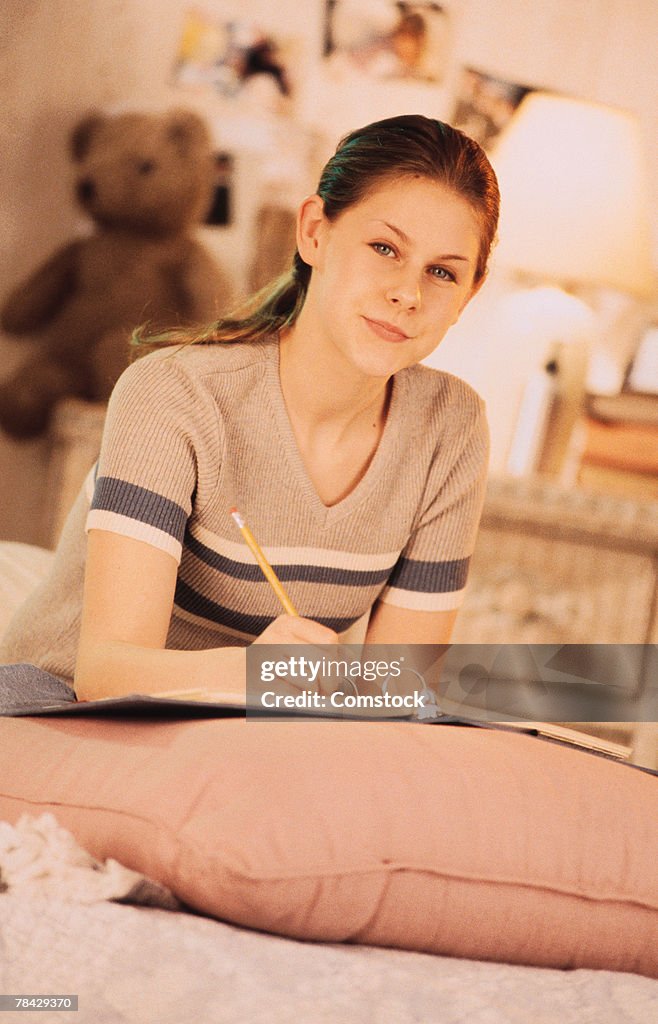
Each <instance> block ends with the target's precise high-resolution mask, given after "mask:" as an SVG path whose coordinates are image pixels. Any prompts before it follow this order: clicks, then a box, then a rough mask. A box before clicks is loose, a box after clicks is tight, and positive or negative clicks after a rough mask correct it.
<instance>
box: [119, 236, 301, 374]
mask: <svg viewBox="0 0 658 1024" xmlns="http://www.w3.org/2000/svg"><path fill="white" fill-rule="evenodd" d="M310 280H311V268H310V267H309V265H308V264H307V263H304V260H303V259H302V258H301V256H300V255H299V253H298V252H297V251H295V255H294V256H293V261H292V267H291V269H290V270H289V271H287V272H286V273H285V274H281V276H280V277H277V278H275V280H274V281H271V282H270V283H269V284H267V285H265V287H264V288H261V289H260V291H258V292H256V293H255V294H254V295H251V296H249V298H247V299H246V300H245V301H244V302H242V303H240V304H239V305H238V306H237V307H236V308H235V309H233V310H231V312H230V313H228V314H227V315H226V316H224V317H220V319H219V320H216V321H215V322H214V323H212V324H209V325H208V326H207V327H201V328H198V329H197V330H195V329H194V328H193V327H178V328H173V329H172V330H168V331H163V332H162V333H159V334H146V333H145V328H144V327H138V328H137V329H136V330H135V331H133V334H132V337H131V339H130V344H131V346H132V347H133V348H136V349H137V348H138V349H139V350H140V351H139V353H137V354H139V355H141V354H142V353H143V352H144V350H145V349H151V348H160V347H161V346H163V345H193V344H198V345H203V344H209V345H210V344H213V343H216V342H222V341H235V342H237V341H247V342H249V341H260V340H262V339H263V338H265V337H267V336H268V335H270V334H275V333H276V332H277V331H280V330H283V329H284V328H285V327H290V326H291V325H292V324H294V322H295V320H296V319H297V317H298V316H299V314H300V312H301V309H302V306H303V305H304V302H305V300H306V292H307V291H308V285H309V281H310Z"/></svg>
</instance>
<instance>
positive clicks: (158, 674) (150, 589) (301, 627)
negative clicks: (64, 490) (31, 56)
mask: <svg viewBox="0 0 658 1024" xmlns="http://www.w3.org/2000/svg"><path fill="white" fill-rule="evenodd" d="M177 569H178V567H177V563H176V560H175V559H174V558H173V557H172V556H171V555H169V554H167V553H166V552H165V551H161V550H160V549H158V548H156V547H152V546H151V545H150V544H145V543H144V542H142V541H139V540H134V539H132V538H130V537H124V536H122V535H120V534H115V533H110V532H109V531H105V530H96V529H92V530H90V531H89V534H88V541H87V567H86V574H85V588H84V599H83V612H82V624H81V631H80V642H79V647H78V658H77V664H76V670H75V680H74V685H75V690H76V693H77V695H78V698H79V699H80V700H94V699H96V698H98V697H114V696H120V695H122V694H128V693H149V694H157V693H159V692H163V691H166V690H180V689H182V688H184V687H190V688H193V689H208V690H221V691H222V692H231V693H237V694H238V695H240V696H244V694H245V685H246V684H245V674H246V668H245V665H246V658H245V648H244V647H223V648H213V649H209V650H201V651H173V650H166V649H165V642H166V639H167V632H168V629H169V620H170V618H171V611H172V607H173V601H174V590H175V587H176V576H177ZM258 639H259V641H260V642H262V643H309V644H318V643H319V644H322V643H336V640H337V638H336V634H335V633H333V632H332V630H330V629H327V628H326V627H325V626H321V625H320V624H319V623H317V622H312V621H310V620H309V619H303V618H294V617H292V616H288V615H284V616H281V617H280V618H278V619H275V620H274V622H273V623H272V624H271V625H270V626H268V627H267V629H266V630H264V632H263V633H262V634H261V636H260V637H259V638H258ZM257 642H258V641H257Z"/></svg>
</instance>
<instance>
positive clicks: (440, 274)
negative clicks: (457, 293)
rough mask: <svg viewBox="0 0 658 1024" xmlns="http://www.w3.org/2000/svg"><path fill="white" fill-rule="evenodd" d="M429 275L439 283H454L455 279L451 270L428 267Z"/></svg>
mask: <svg viewBox="0 0 658 1024" xmlns="http://www.w3.org/2000/svg"><path fill="white" fill-rule="evenodd" d="M430 274H431V275H432V277H436V278H437V280H439V281H456V280H457V278H456V277H455V275H454V274H453V272H452V271H451V270H446V268H445V267H430Z"/></svg>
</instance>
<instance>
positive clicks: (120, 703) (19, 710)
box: [5, 689, 631, 761]
mask: <svg viewBox="0 0 658 1024" xmlns="http://www.w3.org/2000/svg"><path fill="white" fill-rule="evenodd" d="M5 714H8V715H11V716H14V717H17V716H28V715H32V716H35V715H36V716H43V715H75V716H79V715H83V716H85V715H86V716H91V717H93V716H103V717H105V716H116V717H124V716H126V717H156V716H157V717H166V718H229V717H244V716H245V715H247V716H248V717H253V718H268V719H271V718H280V719H281V718H315V719H317V718H331V719H333V720H337V719H338V720H351V721H354V720H356V719H361V720H369V721H381V720H384V719H385V720H395V721H408V722H417V723H421V724H428V725H463V726H473V727H476V728H484V729H503V730H506V729H510V730H514V731H521V732H525V733H528V734H530V735H535V736H541V737H544V738H545V739H550V740H553V741H557V742H560V743H566V744H567V745H569V746H574V747H578V748H580V749H583V750H588V751H590V752H592V753H597V754H602V755H604V756H606V757H609V758H613V759H614V760H617V761H627V760H628V759H629V757H630V754H631V748H630V747H629V746H626V745H625V744H622V743H615V742H612V741H611V740H607V739H602V738H600V737H596V736H592V735H590V734H589V733H585V732H580V731H578V730H576V729H573V728H567V727H565V726H562V725H560V724H557V723H550V722H534V721H533V722H530V721H525V720H516V721H509V720H506V721H504V722H491V721H488V720H485V719H480V718H477V717H475V718H471V717H465V716H463V715H461V714H451V713H448V712H446V711H444V710H442V709H441V707H439V706H438V705H437V704H435V703H430V704H428V705H427V706H426V707H425V708H424V709H423V713H422V714H420V715H419V714H416V713H414V712H409V711H401V710H394V709H386V710H383V709H378V710H377V711H376V712H373V711H370V712H369V711H367V710H350V711H349V712H347V711H338V710H334V711H331V710H324V711H321V712H320V711H317V710H314V709H304V708H300V709H297V708H280V709H277V708H272V709H264V708H263V707H262V705H261V704H260V702H259V701H257V700H256V699H255V698H254V699H253V700H251V701H249V702H248V703H246V702H245V699H244V697H243V696H241V695H238V694H235V693H223V692H221V691H211V690H198V689H182V690H170V691H167V692H164V693H161V694H159V695H158V696H157V697H154V696H150V695H146V694H139V693H135V694H129V695H127V696H124V697H106V698H102V699H100V700H91V701H73V700H52V701H50V702H49V701H42V702H37V703H35V704H32V705H31V706H28V705H25V706H20V707H16V708H14V709H13V710H11V711H8V712H5Z"/></svg>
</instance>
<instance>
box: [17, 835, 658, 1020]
mask: <svg viewBox="0 0 658 1024" xmlns="http://www.w3.org/2000/svg"><path fill="white" fill-rule="evenodd" d="M51 827H52V826H51V825H50V824H49V823H46V825H45V826H44V823H43V819H41V821H40V823H39V822H32V823H30V822H29V820H28V821H24V822H23V825H22V827H21V828H20V829H19V828H16V829H14V830H12V833H11V834H9V833H8V832H5V834H4V846H3V848H2V849H3V850H4V853H2V852H1V851H0V864H4V872H5V877H6V883H5V884H8V888H7V890H6V891H5V892H4V893H2V894H0V992H2V993H8V994H9V993H34V994H39V993H40V994H55V993H60V994H68V995H70V994H77V995H78V996H79V1011H78V1012H77V1013H76V1014H75V1015H72V1014H71V1013H70V1012H66V1011H55V1012H49V1013H48V1014H47V1015H46V1014H44V1013H43V1012H30V1011H23V1012H22V1014H21V1017H20V1024H30V1022H31V1021H33V1022H35V1024H156V1022H157V1024H182V1022H186V1021H195V1022H198V1024H289V1022H290V1021H291V1020H294V1021H295V1022H297V1024H337V1022H340V1024H412V1022H421V1024H426V1022H427V1024H430V1022H431V1024H458V1022H465V1021H468V1024H520V1022H523V1024H528V1022H530V1021H532V1024H555V1022H559V1024H584V1022H586V1021H594V1020H596V1022H597V1024H647V1022H648V1021H651V1020H656V1019H658V981H652V980H651V979H648V978H643V977H639V976H636V975H631V974H621V973H612V972H608V971H589V970H576V971H557V970H547V969H542V968H533V967H517V966H509V965H506V964H493V963H483V962H477V961H472V960H457V959H450V958H446V957H439V956H431V955H427V954H423V953H409V952H401V951H398V950H387V949H375V948H372V947H367V946H365V947H364V946H349V945H338V944H324V943H311V942H297V941H293V940H290V939H283V938H280V937H277V936H271V935H266V934H263V933H259V932H255V931H248V930H246V929H242V928H237V927H234V926H231V925H228V924H223V923H222V922H219V921H212V920H208V919H206V918H202V917H199V916H196V915H194V914H191V913H186V912H184V911H177V912H174V911H167V910H163V909H160V908H157V909H154V908H149V909H146V908H145V907H136V906H128V905H119V904H117V903H113V902H108V901H107V897H108V896H109V897H112V896H115V897H117V896H118V897H119V898H122V897H125V896H126V895H127V894H126V892H125V888H126V883H127V882H129V883H131V884H132V883H134V881H135V879H134V877H133V876H134V873H133V872H127V873H126V874H125V875H123V874H122V870H125V869H121V867H120V865H116V866H115V867H113V868H112V870H111V871H107V870H106V869H107V865H98V863H95V862H93V860H92V859H91V858H90V857H89V856H88V855H87V854H86V853H84V851H81V850H80V849H79V848H76V845H75V843H73V841H72V840H71V839H70V837H67V834H66V833H64V830H59V831H58V832H57V834H56V837H54V834H51V836H50V839H51V840H52V842H50V841H49V842H48V843H47V846H48V849H49V851H50V853H53V851H54V852H55V854H56V856H55V858H54V860H52V859H50V860H49V859H48V857H47V856H46V855H45V854H44V849H45V848H44V847H43V844H41V848H40V849H39V839H38V836H39V834H41V835H43V834H45V833H48V830H49V829H51ZM7 828H8V826H7ZM35 837H36V838H35ZM35 843H36V848H35ZM35 850H36V852H35ZM2 858H4V859H2ZM30 864H31V865H32V866H33V867H32V869H30V867H29V865H30ZM48 864H50V868H49V867H48ZM67 865H68V868H69V869H70V870H67ZM99 868H100V874H101V875H103V874H105V875H106V876H107V878H111V879H113V880H114V882H113V884H106V886H105V889H103V888H102V886H101V888H98V886H97V883H96V881H94V880H92V879H89V880H87V882H85V881H84V879H83V878H82V876H83V875H84V873H85V872H89V873H91V874H94V873H95V874H98V873H99ZM49 875H50V880H51V881H54V882H55V883H56V884H55V885H50V886H49V885H48V876H49ZM13 1018H14V1015H13V1014H12V1015H11V1016H10V1015H9V1014H8V1013H5V1014H4V1015H3V1014H2V1013H1V1012H0V1020H2V1021H5V1020H10V1019H12V1020H13Z"/></svg>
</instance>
